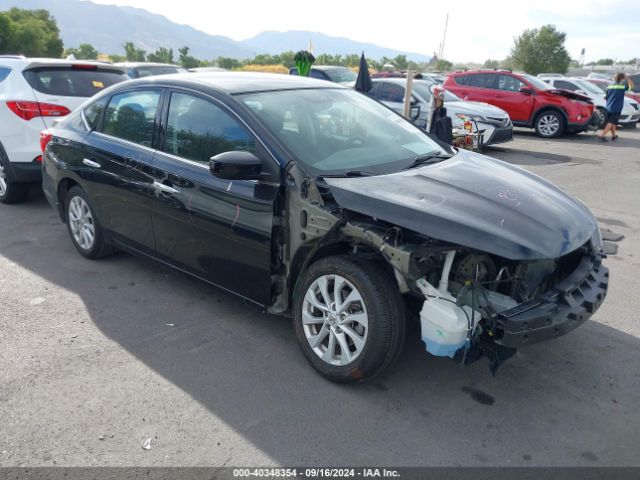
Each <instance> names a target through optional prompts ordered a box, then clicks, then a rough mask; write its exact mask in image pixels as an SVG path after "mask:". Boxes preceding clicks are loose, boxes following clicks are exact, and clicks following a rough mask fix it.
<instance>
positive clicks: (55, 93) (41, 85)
mask: <svg viewBox="0 0 640 480" xmlns="http://www.w3.org/2000/svg"><path fill="white" fill-rule="evenodd" d="M23 75H24V77H25V79H26V80H27V83H29V85H30V86H31V88H32V90H33V93H34V94H35V97H36V100H37V101H38V102H39V103H41V104H45V105H56V106H59V107H64V108H66V109H67V110H68V111H69V112H71V111H73V110H75V109H76V108H78V107H79V106H80V105H81V104H82V103H83V102H84V101H85V100H86V99H87V98H89V97H92V96H93V95H95V94H96V93H98V92H101V91H102V90H104V89H105V88H107V87H110V86H111V85H115V84H116V83H118V82H121V81H124V80H127V79H128V77H127V76H126V75H125V74H124V72H122V71H120V70H118V69H113V68H111V69H109V68H98V66H96V65H93V64H77V65H65V66H42V65H37V64H36V66H32V67H29V68H28V69H26V70H25V71H24V72H23ZM63 113H64V110H61V111H60V114H61V115H62V114H63ZM42 118H43V120H44V123H45V125H46V127H47V128H48V127H51V125H52V123H53V122H54V121H55V120H56V116H43V117H42Z"/></svg>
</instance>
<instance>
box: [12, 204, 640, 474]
mask: <svg viewBox="0 0 640 480" xmlns="http://www.w3.org/2000/svg"><path fill="white" fill-rule="evenodd" d="M3 208H5V207H3ZM11 208H14V209H16V211H18V212H19V214H20V215H22V216H24V218H28V217H31V219H30V220H29V222H30V225H31V227H30V228H31V231H32V232H33V234H32V235H31V236H29V237H27V238H25V236H24V235H23V234H21V232H20V231H19V230H18V229H13V230H11V231H6V230H5V231H2V235H0V255H3V256H4V257H6V258H8V259H10V260H12V261H13V262H15V263H17V264H18V265H20V266H21V267H23V268H26V269H28V270H30V271H31V272H33V273H34V274H36V275H38V276H40V277H42V278H44V279H46V280H48V281H49V282H52V283H54V284H56V285H57V286H59V287H60V288H63V289H66V290H68V291H71V292H74V293H75V294H77V295H78V296H79V297H80V298H81V299H82V302H83V303H84V305H85V306H86V309H87V311H88V314H89V316H90V318H91V320H92V321H93V322H94V323H95V325H96V326H97V327H98V328H99V329H100V331H101V332H102V333H103V334H104V335H105V336H107V337H108V338H109V339H111V340H113V341H114V342H117V344H118V345H120V346H121V347H122V348H123V349H126V351H127V352H129V353H130V354H131V355H133V356H135V358H136V359H138V360H139V361H140V362H143V363H144V364H145V365H146V366H148V367H149V368H151V369H153V370H154V371H155V372H156V373H157V374H159V375H161V376H162V377H164V378H166V379H168V380H169V381H170V382H172V383H173V384H174V385H176V386H177V387H179V388H180V389H182V390H183V391H185V392H187V393H188V394H189V395H190V396H191V397H192V398H193V399H194V400H196V401H197V402H199V403H200V404H201V405H203V406H204V407H206V408H207V409H208V410H209V411H211V412H212V413H213V414H215V415H216V416H217V417H218V418H219V419H220V420H221V421H223V422H225V423H226V424H227V425H230V426H231V427H232V428H233V429H235V430H236V431H237V432H239V433H240V434H241V435H243V436H244V437H245V438H246V439H247V441H249V442H251V444H253V445H254V446H255V447H256V448H259V449H260V450H261V451H263V452H265V453H266V454H268V455H269V456H270V457H271V458H273V459H274V460H275V461H277V462H279V463H281V464H284V465H293V464H298V465H300V464H317V465H371V464H376V465H414V466H415V465H461V464H462V465H511V466H514V465H632V464H637V462H638V457H637V441H638V430H637V425H638V419H639V416H638V415H639V414H638V410H637V401H638V392H640V371H639V370H638V369H637V368H632V367H633V366H636V367H637V365H639V364H640V341H639V340H638V339H637V338H635V337H633V336H631V335H628V334H626V333H623V332H621V331H618V330H616V329H614V328H611V327H609V326H607V325H604V324H603V323H600V322H602V321H603V320H605V319H603V318H602V317H601V316H599V315H596V321H589V322H587V323H586V324H585V325H584V326H582V327H581V328H579V329H578V330H576V331H575V332H572V333H571V334H569V335H567V336H565V337H562V338H560V339H556V340H554V341H550V342H547V343H543V344H539V345H534V346H532V347H530V348H527V349H523V350H522V351H521V352H519V353H518V355H517V356H516V357H515V358H514V359H512V360H511V361H510V362H508V363H507V364H506V365H504V366H503V367H502V368H501V370H500V371H499V372H498V375H497V376H496V377H493V376H492V375H491V374H490V373H489V369H488V365H487V363H486V362H485V361H484V360H483V361H480V362H478V363H475V364H473V365H470V366H468V367H466V368H464V369H462V368H460V367H459V366H457V365H456V364H454V363H453V362H452V361H450V360H449V359H445V358H436V357H432V356H429V355H428V354H426V352H425V351H424V346H423V344H422V343H421V341H420V340H419V338H418V335H419V329H418V328H417V327H416V326H413V327H412V328H410V329H409V336H408V338H407V343H406V348H405V350H404V353H403V355H402V356H401V358H400V360H399V362H398V364H397V365H396V366H395V367H394V368H393V369H392V370H391V371H390V372H389V373H388V374H386V375H385V376H384V377H382V378H379V379H377V380H375V381H373V382H371V383H368V384H359V385H354V386H341V385H336V384H332V383H330V382H328V381H325V380H324V379H322V378H321V377H320V376H318V375H317V374H316V373H315V372H314V371H313V370H312V369H311V367H310V366H308V365H307V363H306V361H305V360H304V359H303V357H302V355H301V354H300V352H299V351H298V347H297V345H296V342H295V338H294V335H293V331H292V328H291V326H290V320H288V319H286V318H283V317H275V316H271V315H267V314H264V313H263V312H261V311H260V310H259V309H258V308H256V307H255V306H252V305H249V304H247V303H245V302H244V301H242V300H240V299H238V298H237V297H234V296H233V295H230V294H227V293H225V292H222V291H220V290H217V289H214V288H212V287H209V286H207V285H205V284H203V283H201V282H199V281H197V280H194V279H192V278H190V277H188V276H185V275H183V274H180V273H176V272H173V271H170V270H167V269H165V268H164V267H160V266H158V265H156V264H154V263H151V262H149V261H145V260H141V259H138V258H135V257H132V256H130V255H127V254H117V255H115V256H113V257H110V258H107V259H104V260H101V261H89V260H86V259H84V258H82V257H80V255H78V254H77V253H76V252H75V250H74V249H73V247H72V245H71V242H70V240H69V239H68V237H67V232H66V229H65V227H64V226H63V225H62V224H60V223H59V222H58V220H57V218H56V214H55V213H54V212H53V210H51V209H50V207H49V206H48V205H47V204H46V202H45V201H44V200H43V198H41V197H37V196H36V198H35V200H34V201H33V202H32V203H29V204H25V205H21V206H15V207H11ZM25 221H26V220H25ZM0 228H2V227H1V226H0ZM40 245H46V246H47V248H46V249H42V248H38V247H39V246H40ZM54 253H55V254H54ZM380 293H381V294H383V292H380ZM167 324H172V325H173V326H168V325H167ZM630 392H635V394H631V393H630ZM175 408H177V409H179V408H180V406H179V405H176V406H175ZM169 447H170V445H169Z"/></svg>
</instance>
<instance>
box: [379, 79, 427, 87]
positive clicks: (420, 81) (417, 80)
mask: <svg viewBox="0 0 640 480" xmlns="http://www.w3.org/2000/svg"><path fill="white" fill-rule="evenodd" d="M371 81H372V82H374V83H376V82H385V83H397V84H398V85H406V84H407V79H406V78H402V77H377V78H372V79H371ZM413 83H424V84H426V85H429V86H431V85H433V82H432V81H431V80H425V79H423V78H415V79H414V80H413Z"/></svg>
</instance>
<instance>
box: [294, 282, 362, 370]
mask: <svg viewBox="0 0 640 480" xmlns="http://www.w3.org/2000/svg"><path fill="white" fill-rule="evenodd" d="M302 323H303V330H304V334H305V336H306V338H307V341H308V342H309V346H311V349H312V350H313V351H314V353H315V354H316V355H317V356H318V357H320V358H321V359H322V360H323V361H324V362H326V363H328V364H330V365H335V366H344V365H347V364H349V363H351V362H353V361H354V360H355V359H356V358H358V356H359V355H360V354H361V353H362V351H363V349H364V347H365V345H366V342H367V334H368V331H369V316H368V314H367V309H366V306H365V303H364V300H363V298H362V295H361V294H360V292H359V291H358V289H357V288H356V287H355V286H354V285H353V284H352V283H351V282H349V281H348V280H347V279H346V278H344V277H341V276H340V275H322V276H321V277H318V278H317V279H316V280H315V281H314V282H313V283H312V284H311V285H310V286H309V288H308V289H307V292H306V294H305V297H304V301H303V305H302Z"/></svg>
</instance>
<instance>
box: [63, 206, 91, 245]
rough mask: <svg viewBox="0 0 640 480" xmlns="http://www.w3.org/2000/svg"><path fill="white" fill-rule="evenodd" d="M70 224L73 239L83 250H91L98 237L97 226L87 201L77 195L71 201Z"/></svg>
mask: <svg viewBox="0 0 640 480" xmlns="http://www.w3.org/2000/svg"><path fill="white" fill-rule="evenodd" d="M69 225H70V227H71V234H72V235H73V239H74V240H75V241H76V243H77V244H78V245H79V246H80V248H82V249H83V250H91V248H92V247H93V243H94V241H95V238H96V227H95V224H94V221H93V215H91V209H90V208H89V205H88V204H87V202H86V201H85V200H84V199H83V198H82V197H79V196H75V197H73V198H72V199H71V201H70V202H69Z"/></svg>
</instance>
